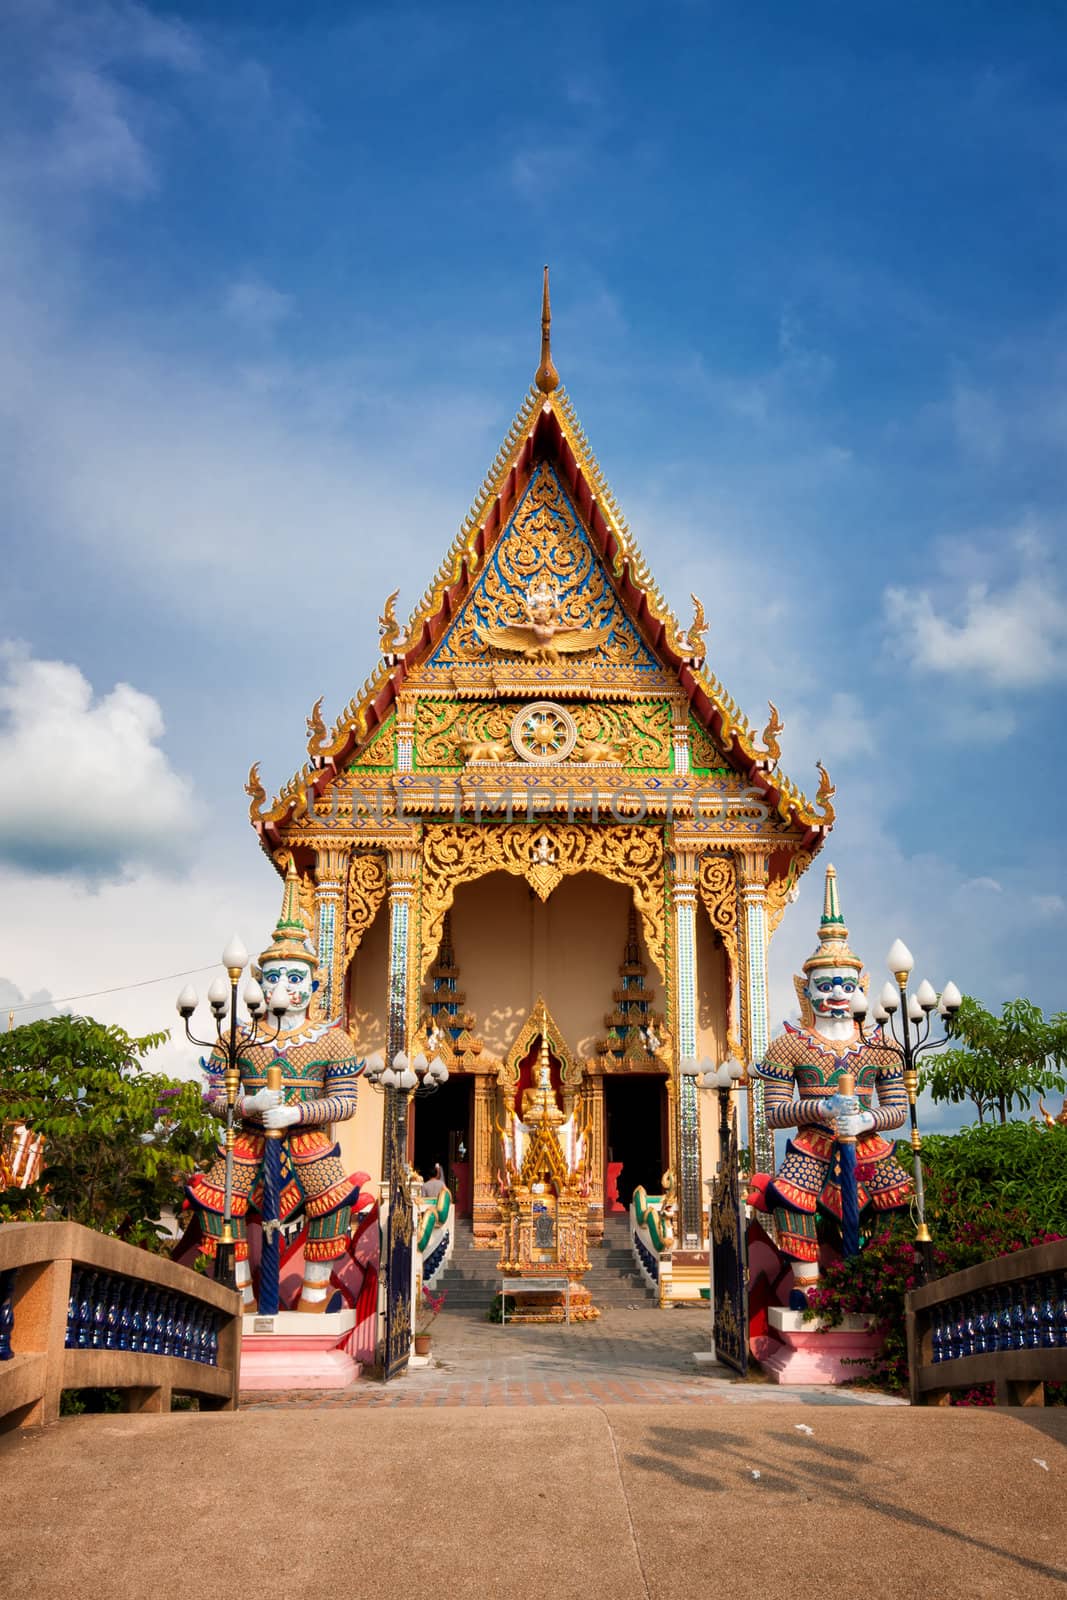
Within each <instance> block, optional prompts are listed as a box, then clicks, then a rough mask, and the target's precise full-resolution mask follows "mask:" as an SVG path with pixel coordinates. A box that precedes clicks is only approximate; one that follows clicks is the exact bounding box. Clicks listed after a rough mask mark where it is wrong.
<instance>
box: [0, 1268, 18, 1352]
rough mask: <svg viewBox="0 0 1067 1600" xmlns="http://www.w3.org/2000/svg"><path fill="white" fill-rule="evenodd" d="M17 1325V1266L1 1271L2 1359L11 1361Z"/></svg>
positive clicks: (0, 1339)
mask: <svg viewBox="0 0 1067 1600" xmlns="http://www.w3.org/2000/svg"><path fill="white" fill-rule="evenodd" d="M14 1326H15V1268H14V1267H9V1268H8V1270H7V1271H6V1272H0V1361H10V1360H11V1359H12V1357H13V1356H14V1354H15V1352H14V1351H13V1350H12V1348H11V1330H12V1329H13V1328H14Z"/></svg>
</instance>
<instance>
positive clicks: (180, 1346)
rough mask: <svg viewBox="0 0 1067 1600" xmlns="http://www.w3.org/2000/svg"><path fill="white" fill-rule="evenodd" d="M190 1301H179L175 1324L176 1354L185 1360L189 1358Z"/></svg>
mask: <svg viewBox="0 0 1067 1600" xmlns="http://www.w3.org/2000/svg"><path fill="white" fill-rule="evenodd" d="M189 1315H190V1308H189V1302H188V1300H186V1299H184V1298H183V1299H181V1300H179V1301H178V1316H177V1320H176V1322H175V1324H174V1354H175V1355H176V1356H181V1358H182V1360H183V1361H188V1359H189Z"/></svg>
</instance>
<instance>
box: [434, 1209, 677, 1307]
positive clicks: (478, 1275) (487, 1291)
mask: <svg viewBox="0 0 1067 1600" xmlns="http://www.w3.org/2000/svg"><path fill="white" fill-rule="evenodd" d="M629 1230H630V1222H629V1218H628V1217H608V1218H607V1220H606V1221H605V1223H604V1242H603V1244H601V1245H593V1246H592V1247H591V1248H590V1251H589V1261H590V1267H589V1271H588V1272H587V1273H586V1274H585V1276H584V1277H583V1279H582V1282H583V1283H584V1284H585V1286H586V1288H587V1289H588V1290H589V1292H590V1294H591V1295H592V1297H593V1304H594V1305H595V1306H598V1307H600V1308H601V1309H604V1308H606V1307H610V1306H622V1307H625V1306H639V1305H649V1304H651V1303H652V1302H653V1300H654V1298H655V1297H654V1296H653V1294H652V1292H651V1290H650V1289H648V1288H646V1286H645V1283H644V1280H643V1279H642V1278H641V1277H640V1276H639V1275H638V1272H637V1269H636V1267H635V1266H634V1260H633V1256H632V1254H631V1252H630V1248H629V1237H630V1231H629ZM442 1289H444V1290H445V1291H446V1292H447V1295H448V1299H447V1300H446V1302H445V1306H446V1309H447V1310H449V1311H462V1312H464V1313H471V1312H478V1311H480V1312H485V1311H488V1309H489V1306H490V1305H491V1304H492V1301H493V1297H494V1295H496V1294H497V1293H498V1292H499V1289H500V1269H499V1268H498V1266H497V1253H496V1250H495V1249H494V1250H476V1249H475V1248H474V1235H473V1232H472V1229H471V1224H470V1222H469V1221H467V1220H459V1219H457V1221H456V1241H455V1244H454V1245H453V1247H452V1255H451V1258H450V1260H449V1263H448V1266H447V1267H446V1268H445V1270H444V1272H443V1274H442V1275H441V1278H440V1279H439V1281H438V1285H437V1292H438V1293H440V1291H441V1290H442Z"/></svg>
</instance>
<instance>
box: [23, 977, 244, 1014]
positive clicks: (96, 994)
mask: <svg viewBox="0 0 1067 1600" xmlns="http://www.w3.org/2000/svg"><path fill="white" fill-rule="evenodd" d="M214 970H215V969H214V967H190V968H189V970H188V972H167V973H164V975H163V977H162V978H142V979H141V981H140V983H120V984H118V985H116V987H115V988H114V989H94V990H93V991H92V993H91V994H65V995H63V996H62V998H61V999H59V1000H56V999H53V997H52V996H51V995H49V997H48V999H47V1000H23V1001H21V1002H20V1003H19V1004H18V1005H17V1006H8V1008H7V1009H8V1014H9V1015H10V1014H11V1013H12V1012H14V1011H32V1010H34V1009H35V1008H36V1007H37V1006H44V1005H50V1006H67V1005H71V1004H72V1003H73V1002H74V1001H75V1000H99V999H100V998H101V996H102V995H105V994H125V993H126V991H127V990H128V989H150V988H151V987H152V985H153V984H154V983H173V982H174V979H175V978H198V977H200V976H201V975H202V974H203V973H205V972H213V971H214ZM2 1009H3V1008H2V1007H0V1010H2Z"/></svg>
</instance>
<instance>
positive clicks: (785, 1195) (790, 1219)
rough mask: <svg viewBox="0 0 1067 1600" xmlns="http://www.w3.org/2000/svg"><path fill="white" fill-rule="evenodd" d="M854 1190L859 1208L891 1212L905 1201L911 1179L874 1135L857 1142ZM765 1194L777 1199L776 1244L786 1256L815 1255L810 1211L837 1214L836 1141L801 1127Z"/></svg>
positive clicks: (890, 1148)
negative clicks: (779, 1245) (777, 1239)
mask: <svg viewBox="0 0 1067 1600" xmlns="http://www.w3.org/2000/svg"><path fill="white" fill-rule="evenodd" d="M856 1190H857V1198H858V1200H859V1208H860V1211H861V1212H862V1211H864V1210H865V1209H866V1208H867V1207H870V1208H871V1209H872V1210H874V1211H893V1210H896V1209H898V1208H899V1207H901V1206H905V1205H907V1204H908V1201H909V1199H910V1198H911V1179H910V1178H909V1177H908V1174H907V1173H906V1172H905V1171H904V1168H903V1167H902V1166H901V1165H900V1162H899V1161H898V1160H897V1158H896V1156H895V1154H894V1147H893V1145H892V1144H890V1143H889V1142H888V1141H887V1140H885V1139H883V1138H882V1137H881V1136H880V1135H879V1134H877V1133H865V1134H862V1135H861V1136H860V1138H859V1139H857V1141H856ZM767 1193H768V1197H769V1198H770V1200H771V1201H772V1202H775V1201H776V1202H777V1205H776V1206H775V1211H774V1216H775V1222H776V1223H777V1226H778V1236H779V1243H780V1244H781V1247H782V1249H783V1250H784V1251H785V1253H786V1254H787V1255H791V1256H795V1257H796V1258H797V1259H798V1260H801V1261H815V1260H817V1259H818V1251H819V1247H818V1241H817V1239H816V1237H815V1209H816V1207H817V1206H822V1207H823V1209H824V1210H825V1211H828V1212H830V1213H831V1214H832V1215H833V1216H835V1217H838V1218H840V1216H841V1184H840V1171H839V1167H838V1159H837V1145H836V1141H835V1139H834V1137H833V1135H832V1134H830V1133H825V1132H823V1130H822V1129H821V1128H805V1129H803V1130H802V1131H801V1132H800V1133H798V1134H797V1136H796V1138H795V1139H790V1141H789V1143H788V1144H787V1145H786V1156H785V1160H784V1161H783V1162H782V1165H781V1167H780V1168H779V1170H778V1173H777V1176H776V1177H775V1180H774V1182H773V1184H771V1185H770V1186H769V1188H768V1191H767Z"/></svg>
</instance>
